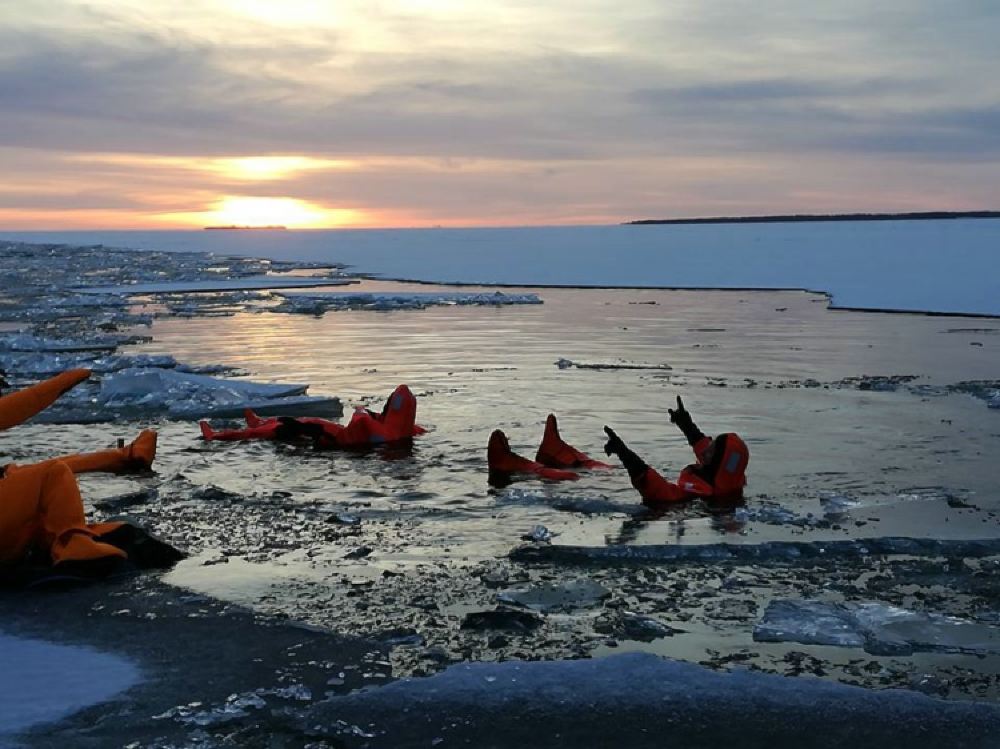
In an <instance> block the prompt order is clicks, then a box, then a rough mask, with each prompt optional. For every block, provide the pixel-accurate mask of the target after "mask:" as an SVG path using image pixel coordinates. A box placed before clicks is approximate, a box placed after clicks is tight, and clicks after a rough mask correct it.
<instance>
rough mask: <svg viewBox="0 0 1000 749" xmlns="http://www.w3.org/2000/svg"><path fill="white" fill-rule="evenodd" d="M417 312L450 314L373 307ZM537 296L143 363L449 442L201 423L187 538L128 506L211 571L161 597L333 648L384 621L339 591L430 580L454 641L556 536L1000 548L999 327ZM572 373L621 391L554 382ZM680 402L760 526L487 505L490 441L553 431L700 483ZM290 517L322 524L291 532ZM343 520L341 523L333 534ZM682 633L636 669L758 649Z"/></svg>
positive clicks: (555, 293)
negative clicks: (499, 587) (213, 429)
mask: <svg viewBox="0 0 1000 749" xmlns="http://www.w3.org/2000/svg"><path fill="white" fill-rule="evenodd" d="M411 288H418V289H419V290H422V291H429V290H433V287H427V286H420V287H412V286H408V285H405V284H395V283H386V282H375V281H367V282H364V283H363V284H362V285H361V286H360V289H362V290H372V291H382V290H390V289H391V290H398V289H411ZM526 291H531V290H530V289H526ZM534 291H536V292H537V293H539V294H540V296H541V297H542V298H543V300H544V302H545V303H544V304H543V305H532V306H525V307H508V308H501V309H492V308H458V307H445V308H432V309H428V310H424V311H419V312H394V313H373V312H340V313H328V314H326V315H325V316H323V317H318V318H317V317H312V316H305V315H287V314H286V315H274V314H251V315H247V314H240V315H236V316H233V317H222V318H195V319H184V320H181V319H169V320H163V321H158V322H157V323H155V324H154V326H153V329H152V333H153V336H154V342H153V343H151V344H147V345H145V346H142V347H140V348H137V349H136V350H137V351H139V350H141V351H142V352H143V353H157V352H169V353H172V354H174V355H175V356H176V357H177V358H178V359H179V360H182V361H188V362H191V363H196V364H209V363H216V362H225V363H227V364H232V365H237V366H241V367H245V368H246V369H247V370H249V371H250V372H252V373H253V376H254V378H255V379H263V380H271V379H273V380H280V381H285V382H289V381H301V382H309V383H312V385H311V392H313V393H317V394H327V395H338V396H340V397H342V398H343V399H344V400H345V403H348V404H365V405H368V406H373V407H377V406H379V405H380V404H381V402H382V400H383V398H384V397H385V395H386V394H387V393H388V392H390V391H391V389H392V388H393V387H395V385H397V384H398V383H400V382H405V383H407V384H409V385H410V387H411V388H412V389H413V390H414V392H415V393H417V395H418V397H419V401H420V406H419V412H418V417H419V421H420V423H422V424H424V425H425V426H427V427H428V428H429V429H430V432H429V433H428V434H427V435H425V436H423V437H421V438H419V439H418V440H417V441H416V444H415V445H414V447H413V450H412V453H410V454H404V455H399V454H392V453H388V454H387V453H384V452H375V453H371V454H344V453H333V452H328V453H315V452H313V451H312V450H311V449H309V448H306V447H290V446H286V445H274V444H271V443H211V444H205V443H202V442H200V441H199V440H197V439H196V436H197V429H196V427H195V425H193V424H165V425H163V426H162V429H163V436H162V441H161V450H160V455H161V457H160V459H159V461H158V477H159V479H160V480H162V481H163V484H162V485H161V492H163V491H169V487H170V486H171V484H172V483H173V484H175V485H176V484H178V482H180V483H181V484H183V485H184V486H197V487H202V488H204V487H206V486H214V487H216V489H213V490H211V492H209V493H208V494H204V493H203V494H201V495H198V496H199V497H200V501H199V500H195V501H191V500H190V499H189V500H187V501H186V502H184V503H182V506H181V508H180V509H181V513H183V514H178V513H176V512H171V511H169V510H167V509H163V510H162V511H160V510H154V509H151V508H149V507H146V506H140V507H137V508H129V509H131V510H132V511H135V512H138V513H139V517H140V518H143V513H145V512H149V513H151V515H149V516H148V517H145V518H144V520H145V522H147V523H149V522H153V523H154V524H159V525H158V527H160V529H161V530H162V531H165V532H166V533H168V534H169V535H170V536H171V537H172V538H173V539H174V540H176V541H177V542H178V543H180V544H181V545H186V546H187V547H188V548H190V549H192V550H193V551H195V552H198V554H197V555H196V556H195V558H193V559H192V560H189V561H188V562H185V563H182V564H181V565H180V566H179V567H178V569H177V570H176V571H175V572H173V573H171V574H170V575H169V576H168V577H167V580H168V581H170V582H172V583H174V584H177V585H179V586H182V587H191V588H193V589H195V590H198V591H200V592H203V593H208V594H211V595H214V596H218V597H221V598H223V599H228V600H233V601H236V602H239V603H243V604H248V605H251V606H255V607H261V608H262V609H265V610H268V611H272V612H273V611H279V612H282V613H284V614H286V615H288V616H291V617H293V618H299V619H303V620H306V621H312V622H314V623H318V624H322V625H326V626H335V625H337V624H338V623H341V624H342V622H343V618H344V617H345V616H347V617H348V618H349V619H350V620H352V621H353V624H352V626H360V627H362V628H365V627H366V626H368V627H370V626H371V622H364V621H355V620H354V617H357V616H360V617H362V618H363V617H364V616H365V614H364V607H362V610H361V611H358V612H354V614H353V615H351V614H345V613H344V612H343V611H342V610H338V612H337V613H336V614H335V613H333V611H332V610H331V609H330V607H329V602H330V601H331V600H334V599H338V598H339V597H340V596H341V595H343V591H344V589H345V587H346V588H347V589H348V590H350V586H355V588H356V590H355V594H357V590H361V591H364V592H365V593H366V594H367V595H371V590H370V589H369V588H368V587H367V586H370V585H378V584H380V583H379V582H378V581H380V580H381V579H382V577H383V576H384V575H386V574H391V575H397V574H398V575H400V576H401V577H404V578H405V577H406V576H407V575H415V576H416V577H417V578H418V579H419V580H422V581H423V582H426V578H427V575H428V570H431V569H435V568H436V569H438V570H441V571H443V572H442V574H444V576H445V578H446V579H448V580H452V582H451V583H449V585H451V586H453V587H452V589H451V591H450V592H451V594H452V599H449V598H448V596H447V595H445V596H444V597H443V598H442V599H441V600H440V601H439V609H440V611H441V612H442V613H443V615H444V616H445V617H452V618H453V619H454V621H455V622H457V621H459V620H460V618H461V617H462V616H464V614H466V613H468V612H469V611H473V610H477V609H481V608H483V607H484V605H485V604H486V603H487V602H488V601H489V597H490V596H494V595H495V593H496V591H492V592H490V591H486V595H487V597H486V598H483V596H482V595H481V594H482V591H479V595H478V596H477V595H463V594H461V593H460V592H459V588H460V587H461V586H460V585H458V586H456V585H455V583H454V578H455V577H456V576H457V577H459V578H462V577H465V576H466V575H469V574H472V572H470V571H473V572H475V574H480V573H481V572H482V568H480V567H477V565H486V568H488V569H492V568H493V566H495V565H496V564H497V563H498V560H503V559H505V557H506V555H507V554H508V552H510V550H511V549H512V548H514V547H516V546H518V545H520V544H521V543H523V541H522V539H521V537H522V536H523V535H525V534H528V533H529V532H530V531H531V530H532V528H533V527H534V526H536V525H543V526H545V527H546V528H547V529H548V530H549V531H551V532H552V533H553V534H555V535H554V539H553V543H554V544H555V545H563V544H572V545H583V546H588V547H601V546H604V545H606V544H637V545H648V544H665V543H667V544H676V543H680V544H705V543H714V542H719V541H725V542H729V543H760V542H764V541H770V540H783V539H784V540H789V539H791V540H804V541H814V540H827V539H845V538H866V537H879V536H914V537H934V538H944V539H948V538H953V539H964V538H994V537H996V535H997V521H996V511H997V510H998V509H1000V492H998V487H1000V464H998V460H997V459H998V457H1000V451H998V449H997V445H998V444H1000V443H998V442H997V437H1000V422H998V421H997V419H998V417H1000V413H998V412H997V411H996V410H992V409H988V408H987V407H986V405H985V403H984V402H983V400H981V399H977V398H973V397H971V396H970V395H967V394H965V393H961V392H954V391H953V388H952V387H951V386H954V385H955V384H956V383H958V382H961V381H968V380H980V379H988V378H990V377H991V376H995V374H996V365H997V361H998V356H997V346H998V344H1000V325H998V324H996V323H994V322H992V321H982V320H980V321H975V320H971V321H970V320H968V319H959V318H945V317H927V316H922V315H884V314H881V315H880V314H866V313H855V312H845V311H836V312H834V311H830V310H828V309H827V308H826V304H825V302H826V299H825V298H824V297H822V296H819V295H811V294H806V293H800V292H746V291H741V292H737V291H732V292H722V291H719V292H693V291H691V292H689V291H634V290H632V291H629V290H557V289H540V290H537V289H536V290H534ZM559 359H566V360H570V361H572V362H574V363H577V364H584V365H595V364H597V365H606V368H602V369H591V368H586V367H584V368H580V367H577V366H568V367H566V366H564V368H560V367H559V366H557V364H556V362H557V361H558V360H559ZM623 366H624V367H628V368H622V367H623ZM902 375H907V376H914V377H916V379H913V380H912V381H909V382H905V383H903V384H901V385H899V386H898V387H897V389H896V390H895V391H882V390H879V389H874V390H873V389H859V385H858V381H857V380H856V379H851V378H860V377H861V376H882V377H891V376H902ZM885 381H886V380H883V382H885ZM874 382H876V385H875V387H876V388H878V387H880V386H879V385H878V384H877V383H878V382H879V381H877V380H875V381H874ZM678 394H680V395H682V396H683V397H684V398H685V402H686V404H687V405H688V407H689V409H690V410H691V411H692V413H693V414H694V416H695V418H696V420H697V423H698V424H699V425H700V426H701V427H702V429H703V430H705V431H706V432H707V433H709V434H712V433H717V432H719V431H737V432H739V433H740V434H742V435H744V436H745V437H746V438H747V441H748V443H749V445H750V449H751V451H752V456H753V457H752V461H751V466H750V471H749V474H750V485H749V487H748V499H747V503H746V505H745V506H744V507H741V508H736V509H734V510H728V511H722V512H720V511H715V512H712V511H711V510H710V508H708V507H706V506H705V505H704V504H702V503H700V502H694V503H688V504H684V505H681V506H678V507H677V508H676V509H671V510H669V511H668V512H666V513H664V514H663V515H662V516H652V515H649V514H648V513H645V512H644V511H643V510H642V509H641V506H640V505H639V503H638V496H637V495H636V494H635V492H634V491H633V490H632V489H631V487H630V486H629V483H628V480H627V477H626V475H625V474H624V472H623V471H621V470H612V471H591V472H585V473H584V474H583V475H582V478H581V479H580V480H579V481H576V482H572V483H560V484H550V483H543V482H540V481H535V480H525V481H520V482H517V483H515V484H513V485H512V486H510V487H506V488H504V489H492V488H490V487H489V486H488V484H487V474H486V464H485V463H486V461H485V457H486V456H485V446H486V441H487V438H488V435H489V433H490V432H491V431H492V430H493V429H495V428H501V429H503V430H504V431H506V433H507V434H508V436H509V437H510V441H511V444H512V446H513V448H514V449H515V450H516V451H518V452H520V453H521V454H524V455H527V456H529V457H533V455H534V451H535V449H536V447H537V444H538V441H539V438H540V435H541V431H542V425H543V423H544V419H545V416H546V414H547V413H549V412H554V413H556V414H558V416H559V418H560V425H561V430H562V433H563V435H564V437H565V438H566V439H567V440H569V441H570V442H572V443H574V444H576V445H577V446H578V447H579V448H581V449H583V450H584V451H587V452H589V453H591V454H592V455H595V456H603V453H602V445H603V442H604V440H603V434H602V431H601V427H602V425H604V424H611V425H613V426H614V427H616V428H617V429H618V431H619V433H620V434H621V435H622V436H623V437H624V438H625V439H626V440H627V441H628V442H629V443H630V444H631V445H632V447H633V448H634V449H635V450H636V451H637V452H639V453H640V454H642V455H644V456H645V457H646V458H647V460H648V461H649V462H650V463H651V464H653V465H654V466H656V467H658V468H660V469H661V470H662V471H664V472H665V473H666V474H668V475H672V474H673V473H675V472H676V471H677V470H678V469H679V468H680V467H682V466H683V465H684V464H685V463H687V462H689V461H690V451H689V448H688V447H687V445H686V443H685V442H684V440H683V438H682V437H681V436H680V435H679V434H678V433H677V431H676V430H675V428H673V427H672V426H671V425H670V424H669V422H668V420H667V417H666V408H667V407H668V406H671V405H673V401H674V397H675V395H678ZM67 429H68V435H72V433H73V432H74V431H75V430H77V429H82V427H67ZM86 429H87V430H88V431H90V432H91V433H92V432H93V430H94V429H100V428H99V427H97V428H95V427H87V428H86ZM85 485H88V486H89V487H91V488H92V492H93V493H92V496H100V495H104V496H106V495H108V494H112V493H115V492H118V491H122V490H124V489H127V488H133V487H132V486H131V484H130V483H129V482H127V481H125V480H124V479H119V480H115V481H112V482H108V480H107V479H106V478H103V477H102V478H100V479H98V478H93V477H86V478H85ZM212 492H215V494H212ZM220 506H221V507H223V508H225V509H224V510H221V509H220ZM293 508H298V509H299V510H301V511H302V512H304V513H305V514H306V519H305V520H303V519H302V518H301V517H299V518H298V519H297V520H296V519H295V517H293V518H292V519H291V520H286V518H285V516H284V514H283V513H287V512H288V511H289V510H291V509H293ZM336 512H339V513H342V514H346V515H347V517H346V520H347V524H343V523H332V524H330V523H323V522H322V518H325V517H327V516H329V515H331V513H336ZM309 513H312V515H310V514H309ZM310 517H312V518H313V520H309V518H310ZM355 520H357V521H360V526H354V525H351V523H353V522H354V521H355ZM314 521H315V522H318V523H319V524H318V525H315V524H310V523H314ZM331 528H332V529H335V532H333V533H332V534H331V532H330V530H331ZM317 529H319V530H317ZM359 550H360V553H361V554H362V556H361V557H358V558H350V557H351V556H352V555H353V553H354V552H359ZM216 562H224V563H221V564H218V563H216ZM463 570H464V572H463ZM506 573H507V570H506V569H505V570H504V574H506ZM859 574H862V573H861V571H859V570H855V571H853V572H851V573H850V575H851V576H857V575H859ZM779 577H780V576H779ZM517 579H518V578H517V576H516V575H515V576H514V577H513V578H512V580H513V581H514V582H516V581H517ZM791 579H792V584H791V588H792V590H791V593H800V592H801V586H798V583H799V582H801V580H796V576H795V575H794V574H793V575H792V576H791ZM532 580H533V578H532ZM634 582H635V581H634ZM637 582H639V583H641V582H642V581H641V580H639V581H637ZM602 583H604V584H607V581H606V580H602ZM421 584H422V583H421ZM810 584H811V583H810ZM432 588H433V585H432ZM612 591H614V588H612ZM784 593H785V594H790V593H789V591H787V590H786V591H784ZM781 594H782V584H781V583H778V582H776V581H772V582H771V583H769V584H768V585H767V586H765V587H764V590H763V591H761V590H757V591H756V592H755V593H754V599H755V601H756V604H755V606H754V608H753V609H752V610H749V611H747V612H745V614H746V617H745V618H746V619H747V621H748V622H749V621H751V620H753V619H754V616H753V613H754V611H757V606H758V605H759V606H763V605H764V604H765V603H766V601H767V600H768V598H769V597H771V596H779V595H781ZM387 595H388V594H387ZM434 596H439V593H434ZM896 602H897V603H905V602H906V601H903V600H899V599H897V600H896ZM404 608H405V607H404ZM761 611H762V609H761ZM407 621H408V620H406V619H405V617H404V622H403V623H406V622H407ZM392 624H395V625H396V626H399V625H400V622H399V621H397V620H394V617H393V616H392V615H391V613H388V610H386V617H385V621H384V622H382V626H383V628H386V627H388V625H392ZM687 626H688V627H689V629H688V632H689V634H688V635H687V636H685V637H684V638H674V639H673V640H666V641H659V642H657V643H654V644H653V645H640V647H642V648H645V649H653V650H656V651H657V652H668V653H671V654H674V655H682V656H685V657H693V658H696V657H697V654H698V653H704V652H705V649H706V648H708V649H712V648H713V647H716V648H717V647H719V646H720V645H724V644H725V643H726V642H727V638H734V642H736V643H737V644H742V645H745V644H746V641H747V639H748V635H749V632H748V631H747V630H746V629H745V628H740V630H739V631H735V632H730V633H720V632H719V631H717V630H716V629H715V628H713V627H712V626H706V627H702V626H692V624H688V625H687ZM389 628H391V627H389ZM682 641H683V642H682ZM667 643H669V644H667ZM594 644H596V645H599V643H594ZM768 647H773V646H765V649H766V648H768ZM821 650H823V651H824V652H825V651H826V650H831V649H828V648H826V649H823V648H821ZM598 652H599V651H598ZM550 654H551V655H554V654H556V651H550ZM828 655H829V654H828Z"/></svg>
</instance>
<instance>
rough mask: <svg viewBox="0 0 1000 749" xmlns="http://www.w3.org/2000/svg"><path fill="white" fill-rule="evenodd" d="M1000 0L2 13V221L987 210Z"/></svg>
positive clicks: (994, 150)
mask: <svg viewBox="0 0 1000 749" xmlns="http://www.w3.org/2000/svg"><path fill="white" fill-rule="evenodd" d="M998 38H1000V3H998V2H996V1H995V0H954V1H953V2H948V3H944V2H940V0H880V1H879V2H872V1H871V0H865V1H863V2H862V1H860V0H813V1H812V2H802V1H801V0H627V1H626V2H622V0H544V1H543V2H538V0H532V1H529V0H496V1H490V2H477V1H476V0H359V1H355V0H343V1H334V0H326V1H320V0H274V1H271V0H182V1H180V2H178V0H90V1H88V2H83V1H74V0H0V228H6V229H43V230H52V229H76V228H78V229H86V228H93V229H116V228H118V229H125V228H154V229H155V228H161V229H183V228H198V227H201V226H205V225H229V224H236V225H260V224H283V225H287V226H289V227H293V228H296V227H302V228H306V227H314V228H318V227H375V226H381V227H408V226H504V225H546V224H606V223H617V222H621V221H627V220H631V219H640V218H671V217H690V216H732V215H761V214H769V213H835V212H854V211H888V212H894V211H919V210H976V209H997V208H1000V200H998V198H997V196H1000V75H998V71H1000V43H998V42H997V39H998Z"/></svg>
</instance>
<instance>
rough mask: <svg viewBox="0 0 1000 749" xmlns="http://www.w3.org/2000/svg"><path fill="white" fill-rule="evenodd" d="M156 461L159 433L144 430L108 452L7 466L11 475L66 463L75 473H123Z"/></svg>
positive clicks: (146, 466)
mask: <svg viewBox="0 0 1000 749" xmlns="http://www.w3.org/2000/svg"><path fill="white" fill-rule="evenodd" d="M155 458H156V432H155V431H153V430H152V429H146V430H144V431H142V432H141V433H140V434H139V436H138V437H136V438H135V440H134V441H133V442H132V444H130V445H125V447H114V448H111V449H109V450H98V451H97V452H93V453H78V454H76V455H63V456H61V457H59V458H52V459H51V460H43V461H40V462H38V463H31V464H30V465H29V466H18V465H16V464H14V463H12V464H10V465H9V466H7V470H8V471H9V472H12V473H13V472H16V471H20V470H23V469H24V468H28V467H31V466H40V465H47V464H50V463H65V464H66V465H68V466H69V469H70V470H71V471H73V473H95V472H98V471H103V472H105V473H122V472H124V471H144V470H149V469H150V468H151V467H152V466H153V460H154V459H155Z"/></svg>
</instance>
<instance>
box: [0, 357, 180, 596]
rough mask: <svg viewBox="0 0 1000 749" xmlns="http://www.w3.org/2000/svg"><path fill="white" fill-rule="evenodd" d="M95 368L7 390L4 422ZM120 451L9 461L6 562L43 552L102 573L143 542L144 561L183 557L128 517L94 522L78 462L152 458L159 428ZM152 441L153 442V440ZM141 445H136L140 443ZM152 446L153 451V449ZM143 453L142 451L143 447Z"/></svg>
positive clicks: (1, 521)
mask: <svg viewBox="0 0 1000 749" xmlns="http://www.w3.org/2000/svg"><path fill="white" fill-rule="evenodd" d="M89 376H90V370H87V369H72V370H69V371H67V372H63V373H62V374H59V375H56V376H55V377H52V378H50V379H48V380H45V381H43V382H40V383H38V384H37V385H34V386H32V387H29V388H25V389H23V390H20V391H18V392H15V393H11V394H9V395H5V396H3V397H0V429H8V428H10V427H13V426H16V425H18V424H20V423H22V422H24V421H27V420H28V419H30V418H31V417H32V416H34V415H35V414H37V413H39V412H40V411H42V410H43V409H45V408H46V407H48V406H49V405H51V404H52V403H53V402H54V401H55V400H56V399H57V398H58V397H59V396H60V395H62V394H63V393H65V392H66V391H67V390H69V389H70V388H72V387H73V386H75V385H77V384H78V383H80V382H82V381H83V380H85V379H87V378H88V377H89ZM150 434H151V435H152V438H151V439H150V438H149V437H148V436H146V437H142V435H140V439H139V440H136V442H135V443H133V445H130V446H129V447H127V448H119V449H118V450H109V451H102V452H100V453H91V454H89V455H76V456H67V459H65V460H61V459H58V458H57V459H55V460H49V461H45V462H42V463H37V464H33V465H27V466H14V465H10V466H4V467H3V469H2V478H0V565H5V566H12V565H13V564H14V563H17V562H20V561H22V560H24V559H25V558H27V557H29V556H32V555H35V556H38V555H42V556H44V557H45V561H46V563H48V564H51V565H52V569H53V570H54V571H57V572H59V573H65V574H67V575H72V576H85V577H100V576H103V575H105V574H109V573H110V572H113V571H115V570H116V569H121V566H122V563H123V562H125V563H127V560H128V559H129V552H128V551H126V549H130V548H136V549H137V554H136V559H135V560H133V561H136V562H137V563H139V566H165V565H168V564H171V563H173V562H175V561H177V560H178V559H180V558H181V557H182V555H181V553H180V552H178V551H177V550H176V549H173V548H172V547H169V546H167V545H166V544H163V543H162V542H159V541H156V540H155V539H153V538H152V537H150V536H147V535H146V534H145V533H144V532H142V531H141V530H139V529H137V528H133V527H132V526H129V525H128V524H127V523H97V524H92V525H90V524H88V523H87V521H86V517H85V516H84V511H83V500H82V498H81V497H80V488H79V486H78V485H77V482H76V477H75V475H74V468H73V467H72V466H75V468H76V469H77V470H78V471H80V472H82V471H86V470H115V469H116V468H122V467H125V466H127V465H130V464H132V463H133V462H136V463H143V462H144V463H145V464H146V465H147V467H148V464H149V463H151V462H152V455H153V453H154V452H155V446H156V444H155V432H152V433H150ZM150 443H151V444H150ZM137 444H138V445H139V446H140V448H139V450H133V448H134V447H135V446H136V445H137ZM150 447H151V448H152V451H149V448H150ZM140 452H142V453H144V454H143V455H142V456H140V455H139V453H140Z"/></svg>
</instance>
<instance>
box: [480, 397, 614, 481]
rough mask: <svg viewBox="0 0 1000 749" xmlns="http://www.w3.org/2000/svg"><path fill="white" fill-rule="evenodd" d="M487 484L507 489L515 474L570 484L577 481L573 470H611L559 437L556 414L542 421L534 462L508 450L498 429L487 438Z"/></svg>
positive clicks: (507, 445) (506, 442)
mask: <svg viewBox="0 0 1000 749" xmlns="http://www.w3.org/2000/svg"><path fill="white" fill-rule="evenodd" d="M486 463H487V466H488V467H489V483H490V484H492V485H493V486H506V485H507V484H509V483H510V481H511V478H512V477H513V475H514V474H518V473H529V474H534V475H535V476H538V477H539V478H543V479H548V480H550V481H573V480H575V479H578V478H580V476H579V474H577V473H575V472H574V471H572V470H570V469H573V468H611V466H609V465H608V464H607V463H602V462H601V461H599V460H594V459H593V458H591V457H590V456H588V455H587V454H585V453H583V452H581V451H580V450H577V449H576V448H575V447H573V446H572V445H570V444H569V443H567V442H566V441H565V440H563V438H562V437H561V436H560V435H559V425H558V423H557V421H556V417H555V414H549V415H548V417H547V418H546V419H545V432H544V433H543V435H542V442H541V444H540V445H539V446H538V451H537V452H536V453H535V459H534V460H528V459H527V458H525V457H522V456H520V455H518V454H517V453H515V452H514V451H513V450H511V449H510V441H509V440H508V439H507V435H506V434H504V433H503V431H501V430H499V429H497V430H495V431H494V432H493V433H492V434H491V435H490V441H489V444H488V446H487V448H486Z"/></svg>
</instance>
